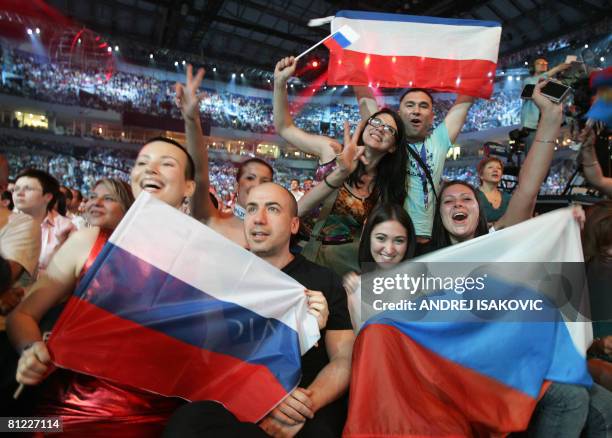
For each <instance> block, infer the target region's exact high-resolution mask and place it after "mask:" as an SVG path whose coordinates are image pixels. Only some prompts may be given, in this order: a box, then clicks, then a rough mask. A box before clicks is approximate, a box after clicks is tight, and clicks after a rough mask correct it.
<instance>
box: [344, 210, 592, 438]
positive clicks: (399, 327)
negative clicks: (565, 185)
mask: <svg viewBox="0 0 612 438" xmlns="http://www.w3.org/2000/svg"><path fill="white" fill-rule="evenodd" d="M415 260H417V261H418V262H422V263H423V264H421V263H406V264H405V265H404V266H403V267H402V268H401V269H400V270H399V271H397V272H408V273H411V274H416V276H418V275H419V274H418V273H421V272H423V271H424V270H425V271H426V272H427V275H433V274H434V273H436V272H437V274H435V275H438V274H440V273H441V272H442V270H444V271H445V272H449V269H452V268H449V266H448V265H451V264H452V265H454V266H455V267H457V268H456V269H457V270H456V271H455V272H454V273H453V275H457V276H461V275H465V277H466V278H467V276H468V275H466V274H469V273H474V272H477V273H478V275H479V276H482V275H484V274H487V275H488V277H487V281H486V283H485V284H486V287H485V288H484V289H483V290H482V291H479V292H473V291H472V292H465V293H463V294H462V295H461V298H468V297H469V298H471V299H473V300H476V301H481V302H482V300H491V299H497V300H510V299H523V300H527V299H533V298H538V297H539V298H542V297H543V295H542V294H539V293H538V291H537V290H535V289H533V288H530V287H526V286H525V285H524V284H522V281H523V279H526V278H532V277H534V278H540V277H538V275H540V276H542V271H541V270H542V266H543V264H542V263H536V262H547V265H548V266H550V269H554V265H550V264H549V263H550V262H555V263H556V264H557V267H561V268H563V269H566V268H572V267H574V268H582V266H581V262H582V250H581V245H580V231H579V229H578V225H577V224H576V223H575V221H574V219H573V218H572V214H571V211H570V210H569V209H566V210H559V211H555V212H553V213H550V214H545V215H541V216H539V217H537V218H535V219H532V220H530V221H527V222H524V223H522V224H519V225H515V226H513V227H510V228H508V229H505V230H501V231H498V232H496V233H493V234H491V235H488V236H482V237H479V238H477V239H473V240H470V241H467V242H464V243H462V244H458V245H453V246H452V247H450V248H447V249H445V250H441V251H438V252H437V253H432V254H429V255H427V256H424V257H421V258H419V259H415ZM458 261H461V263H459V262H458ZM465 262H474V263H479V264H480V266H479V268H478V269H477V270H474V269H472V267H470V268H469V271H468V272H463V266H465ZM502 262H504V263H502ZM518 262H523V263H518ZM524 262H528V263H524ZM566 263H570V264H571V265H568V264H566ZM424 264H426V269H424V267H423V266H424ZM444 264H447V265H444ZM574 264H575V265H574ZM413 265H416V267H415V266H413ZM512 265H515V266H514V280H513V279H512V276H511V275H507V274H508V273H507V272H506V271H509V270H511V269H512V268H513V266H512ZM441 266H443V267H441ZM413 268H414V269H413ZM529 269H533V270H534V272H533V273H530V272H528V270H529ZM536 270H539V271H540V272H535V271H536ZM462 272H463V274H462ZM395 274H396V272H393V273H390V274H388V275H387V276H394V275H395ZM556 277H557V276H556V275H544V276H542V278H545V279H546V281H544V282H542V284H547V285H550V284H551V281H552V280H551V279H553V280H554V279H555V278H556ZM560 277H561V276H559V280H560V283H559V284H561V283H562V282H564V281H566V278H564V279H562V278H560ZM365 284H366V283H365V282H364V281H363V280H362V288H363V287H364V285H365ZM552 287H553V288H554V287H556V285H554V286H552ZM363 294H364V291H363V290H362V299H365V300H366V301H367V300H368V298H367V296H365V295H363ZM452 295H454V296H457V294H456V291H453V290H444V291H436V292H433V293H431V294H427V295H421V296H420V297H419V298H415V299H414V302H415V303H416V307H415V308H417V309H419V308H420V304H421V303H422V302H424V301H425V300H428V301H439V300H448V299H449V298H450V297H451V296H452ZM543 306H544V313H541V314H538V316H535V317H532V318H525V319H526V321H523V319H522V317H520V316H519V317H518V318H517V315H516V314H515V313H513V312H507V313H497V314H496V316H497V317H496V318H495V319H489V320H487V318H491V314H490V313H489V314H487V313H486V312H475V311H470V312H462V311H459V310H456V311H447V312H445V313H444V315H443V316H444V317H443V318H441V314H440V313H438V314H436V313H432V312H424V314H423V313H421V314H418V313H417V314H411V313H410V312H409V311H405V310H404V311H387V312H382V313H380V312H379V313H378V314H377V315H374V316H372V317H371V318H370V319H369V320H368V321H367V322H366V323H365V324H364V326H363V327H362V329H361V331H360V333H359V336H358V337H357V341H356V343H355V347H354V350H353V369H352V374H351V386H350V403H349V415H348V420H347V423H346V426H345V429H344V434H343V436H344V437H382V436H394V437H422V436H495V435H503V434H507V433H510V432H517V431H522V430H525V429H526V428H527V426H528V424H529V421H530V419H531V415H532V413H533V411H534V409H535V406H536V403H537V401H538V399H539V397H541V395H542V394H543V393H544V392H545V391H546V389H547V388H548V386H549V384H550V383H549V382H551V381H553V382H560V383H568V384H577V385H583V386H590V385H591V384H592V380H591V377H590V375H589V373H588V370H587V366H586V358H585V352H586V348H587V346H588V345H589V344H590V341H591V340H592V330H591V324H590V322H585V318H584V317H582V316H581V315H580V314H575V318H572V320H571V321H569V319H570V318H568V315H569V313H570V312H568V309H567V308H565V306H568V307H569V304H568V303H566V304H565V306H562V307H561V308H562V309H563V310H564V313H561V312H560V311H559V308H558V306H557V305H555V304H553V302H552V301H551V300H546V299H544V304H543ZM526 315H527V314H526V313H525V314H524V315H523V316H526Z"/></svg>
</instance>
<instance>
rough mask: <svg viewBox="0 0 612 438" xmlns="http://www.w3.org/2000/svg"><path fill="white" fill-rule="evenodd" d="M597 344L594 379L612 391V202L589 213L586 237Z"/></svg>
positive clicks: (592, 367)
mask: <svg viewBox="0 0 612 438" xmlns="http://www.w3.org/2000/svg"><path fill="white" fill-rule="evenodd" d="M582 248H583V251H584V260H585V262H586V264H587V265H586V266H587V278H588V283H589V297H590V303H591V320H592V321H593V337H594V338H595V340H594V341H593V344H592V345H591V348H590V349H589V355H590V356H591V359H589V371H591V374H592V375H593V379H594V380H595V381H596V382H597V383H599V384H600V385H602V386H604V387H606V388H607V389H608V390H611V391H612V292H611V290H610V285H611V284H612V201H601V202H598V203H597V204H595V205H594V206H593V207H592V208H591V209H590V210H589V212H588V214H587V218H586V222H585V225H584V230H583V233H582Z"/></svg>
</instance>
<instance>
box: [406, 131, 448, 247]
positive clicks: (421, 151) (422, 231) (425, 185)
mask: <svg viewBox="0 0 612 438" xmlns="http://www.w3.org/2000/svg"><path fill="white" fill-rule="evenodd" d="M451 146H452V143H451V141H450V138H449V137H448V130H447V129H446V123H445V122H442V123H440V124H439V125H438V126H437V127H436V128H435V129H434V130H433V132H432V133H431V134H430V135H429V137H427V138H426V139H425V141H423V142H420V143H408V146H407V147H409V148H412V150H413V151H415V152H416V153H417V154H418V155H419V156H420V157H421V159H422V160H423V162H424V163H425V165H426V166H427V168H428V169H429V172H430V173H431V177H432V179H433V183H434V184H435V186H436V192H439V191H440V179H441V177H442V170H443V168H444V162H445V161H446V154H447V153H448V150H449V149H450V147H451ZM407 170H408V178H407V184H408V196H407V197H406V201H404V209H405V210H406V211H407V212H408V214H409V215H410V218H411V219H412V222H413V223H414V229H415V232H416V235H417V236H423V237H431V228H432V226H433V218H434V211H435V204H436V199H435V197H434V193H433V190H431V185H430V184H429V182H428V180H427V176H426V175H425V172H424V171H423V169H421V166H420V165H419V163H418V162H417V161H416V160H415V159H414V158H412V157H411V155H410V154H409V155H408V169H407Z"/></svg>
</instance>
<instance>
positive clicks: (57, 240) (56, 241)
mask: <svg viewBox="0 0 612 438" xmlns="http://www.w3.org/2000/svg"><path fill="white" fill-rule="evenodd" d="M40 231H41V236H42V242H41V246H40V257H39V259H38V273H39V275H40V271H43V270H45V269H46V268H47V266H48V265H49V262H50V261H51V257H53V254H55V251H57V249H58V248H59V247H60V246H62V243H64V242H65V241H66V239H68V236H70V234H71V233H72V232H73V231H76V226H75V225H74V224H73V223H72V221H71V220H70V219H68V218H67V217H64V216H61V215H60V214H59V213H58V212H57V211H50V212H49V213H47V216H46V217H45V218H44V219H43V221H42V223H41V224H40Z"/></svg>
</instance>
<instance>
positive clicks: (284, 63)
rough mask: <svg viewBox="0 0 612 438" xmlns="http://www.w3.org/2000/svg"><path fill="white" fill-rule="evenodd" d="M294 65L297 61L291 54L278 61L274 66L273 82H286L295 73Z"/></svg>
mask: <svg viewBox="0 0 612 438" xmlns="http://www.w3.org/2000/svg"><path fill="white" fill-rule="evenodd" d="M296 66H297V62H296V59H295V58H294V57H293V56H288V57H286V58H283V59H281V60H280V61H278V62H277V63H276V67H275V68H274V83H275V84H277V83H287V81H288V80H289V78H291V76H293V74H294V73H295V67H296Z"/></svg>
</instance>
